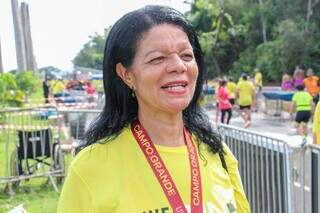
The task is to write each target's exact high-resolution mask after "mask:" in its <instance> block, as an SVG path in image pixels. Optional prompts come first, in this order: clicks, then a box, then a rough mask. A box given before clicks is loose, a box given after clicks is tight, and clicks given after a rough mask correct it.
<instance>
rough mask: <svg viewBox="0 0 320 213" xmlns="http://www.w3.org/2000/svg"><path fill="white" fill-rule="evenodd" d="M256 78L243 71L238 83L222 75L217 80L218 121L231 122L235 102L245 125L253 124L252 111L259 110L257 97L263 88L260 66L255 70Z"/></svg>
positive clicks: (246, 126)
mask: <svg viewBox="0 0 320 213" xmlns="http://www.w3.org/2000/svg"><path fill="white" fill-rule="evenodd" d="M254 72H255V76H254V79H250V76H249V75H248V74H247V73H242V74H241V76H240V78H239V81H238V83H235V82H233V81H232V80H231V79H230V78H227V77H222V78H220V79H218V81H216V86H215V91H216V107H217V111H216V122H218V120H219V117H220V122H221V123H226V124H229V123H230V119H231V117H232V111H233V109H234V106H235V104H236V103H237V105H238V106H239V109H240V115H241V117H242V119H243V121H244V127H245V128H248V127H249V126H250V125H251V112H252V111H253V110H254V111H256V110H257V104H256V98H257V95H258V94H259V93H260V92H261V90H262V86H263V84H262V74H261V72H260V70H259V69H258V68H255V70H254ZM225 115H227V117H226V116H225Z"/></svg>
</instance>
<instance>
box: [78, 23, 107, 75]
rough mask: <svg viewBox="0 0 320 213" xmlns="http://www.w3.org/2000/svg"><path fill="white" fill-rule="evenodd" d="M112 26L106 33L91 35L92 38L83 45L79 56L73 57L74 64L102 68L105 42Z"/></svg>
mask: <svg viewBox="0 0 320 213" xmlns="http://www.w3.org/2000/svg"><path fill="white" fill-rule="evenodd" d="M109 30H110V28H108V29H106V30H105V33H104V35H99V34H98V33H95V35H93V36H90V37H89V38H90V40H89V41H88V42H87V43H86V44H85V45H84V46H83V48H82V49H81V50H80V52H79V53H78V54H77V56H76V57H75V58H74V59H73V61H72V62H73V64H74V65H76V66H80V67H88V68H93V69H98V70H101V69H102V61H103V51H104V44H105V40H106V38H107V35H108V33H109Z"/></svg>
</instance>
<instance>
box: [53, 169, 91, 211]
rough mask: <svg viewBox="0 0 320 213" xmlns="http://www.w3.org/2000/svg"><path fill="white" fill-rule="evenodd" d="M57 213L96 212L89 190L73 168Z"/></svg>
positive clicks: (66, 181) (61, 196)
mask: <svg viewBox="0 0 320 213" xmlns="http://www.w3.org/2000/svg"><path fill="white" fill-rule="evenodd" d="M57 212H58V213H69V212H78V213H82V212H83V213H87V212H88V213H90V212H94V208H93V204H92V197H91V195H90V191H89V188H88V186H87V185H86V183H85V182H84V181H83V180H82V179H81V177H80V176H79V175H78V174H77V173H76V171H74V170H73V168H72V167H71V168H70V169H69V172H68V175H67V177H66V180H65V182H64V185H63V188H62V192H61V195H60V198H59V203H58V211H57Z"/></svg>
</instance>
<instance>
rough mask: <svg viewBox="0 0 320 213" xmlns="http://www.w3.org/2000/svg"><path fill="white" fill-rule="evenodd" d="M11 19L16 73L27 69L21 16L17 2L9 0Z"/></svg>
mask: <svg viewBox="0 0 320 213" xmlns="http://www.w3.org/2000/svg"><path fill="white" fill-rule="evenodd" d="M11 8H12V18H13V27H14V37H15V43H16V54H17V65H18V71H24V70H26V69H27V61H26V52H25V50H26V48H25V42H24V38H23V29H22V23H21V14H20V10H19V4H18V1H17V0H11Z"/></svg>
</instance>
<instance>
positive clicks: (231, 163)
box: [224, 144, 250, 213]
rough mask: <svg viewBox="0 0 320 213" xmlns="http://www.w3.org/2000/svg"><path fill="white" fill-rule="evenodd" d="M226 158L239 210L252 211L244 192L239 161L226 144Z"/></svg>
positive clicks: (239, 212) (240, 211) (239, 211)
mask: <svg viewBox="0 0 320 213" xmlns="http://www.w3.org/2000/svg"><path fill="white" fill-rule="evenodd" d="M224 151H225V152H226V155H225V158H226V163H227V167H228V173H229V176H230V179H231V184H232V187H233V190H234V196H235V200H236V205H237V212H238V213H242V212H245V213H247V212H250V206H249V202H248V200H247V197H246V195H245V193H244V190H243V186H242V181H241V177H240V173H239V170H238V161H237V160H236V158H235V157H234V155H233V154H232V152H231V151H230V149H229V147H228V146H227V145H225V144H224Z"/></svg>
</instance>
